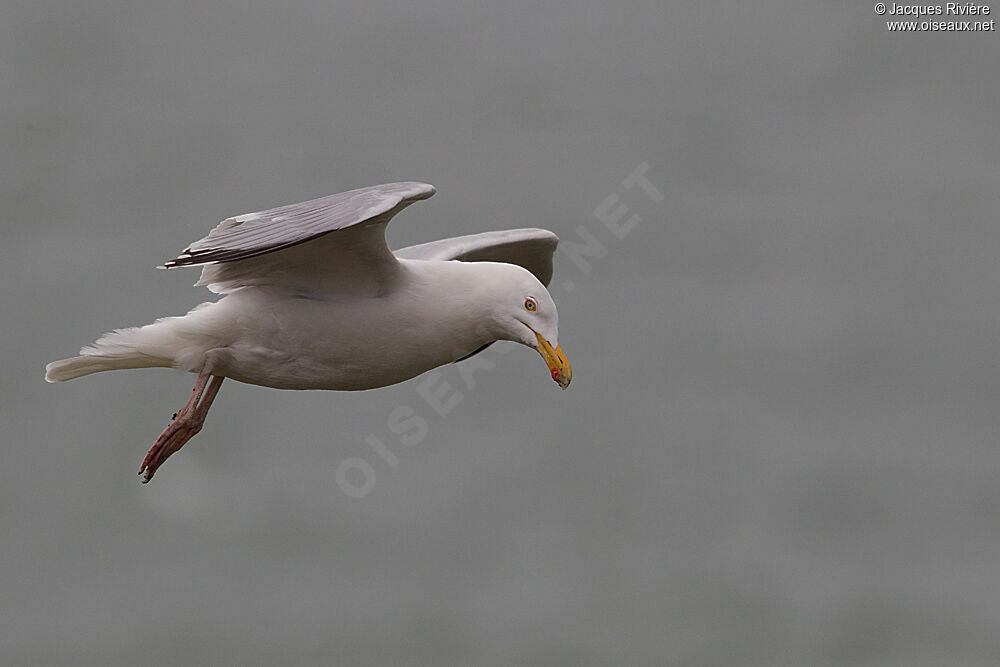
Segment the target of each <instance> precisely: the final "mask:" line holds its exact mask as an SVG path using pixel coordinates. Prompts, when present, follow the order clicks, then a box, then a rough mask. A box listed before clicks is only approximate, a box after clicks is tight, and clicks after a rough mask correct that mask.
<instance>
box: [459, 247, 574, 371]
mask: <svg viewBox="0 0 1000 667" xmlns="http://www.w3.org/2000/svg"><path fill="white" fill-rule="evenodd" d="M487 264H489V266H490V270H489V273H490V280H489V286H488V288H487V289H488V290H489V292H490V295H489V296H490V302H491V306H492V309H491V315H492V317H493V320H494V322H495V323H496V324H497V325H498V330H497V332H496V333H497V337H498V338H499V339H501V340H512V341H514V342H516V343H521V344H522V345H526V346H528V347H530V348H533V349H535V350H537V351H538V353H539V354H540V355H542V359H544V360H545V363H546V364H548V366H549V372H550V373H551V375H552V379H553V380H555V381H556V382H557V383H558V384H559V386H560V387H562V388H563V389H565V388H566V387H568V386H569V383H570V380H572V379H573V367H572V366H570V364H569V361H567V360H566V355H564V354H563V351H562V346H561V345H560V344H559V313H558V311H557V310H556V304H555V302H554V301H553V300H552V296H551V295H550V294H549V291H548V290H547V289H545V286H544V285H542V283H541V282H539V280H538V279H537V278H536V277H535V276H534V275H533V274H532V273H531V272H530V271H528V270H527V269H524V268H521V267H520V266H516V265H514V264H500V263H495V264H494V263H487V262H476V265H477V266H479V267H483V269H485V268H486V265H487Z"/></svg>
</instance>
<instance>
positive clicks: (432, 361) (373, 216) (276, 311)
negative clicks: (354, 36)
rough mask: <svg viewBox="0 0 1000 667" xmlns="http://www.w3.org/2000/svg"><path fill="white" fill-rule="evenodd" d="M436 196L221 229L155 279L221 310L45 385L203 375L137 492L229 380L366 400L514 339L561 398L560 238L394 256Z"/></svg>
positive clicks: (502, 237)
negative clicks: (207, 296)
mask: <svg viewBox="0 0 1000 667" xmlns="http://www.w3.org/2000/svg"><path fill="white" fill-rule="evenodd" d="M434 192H435V189H434V187H433V186H431V185H428V184H426V183H413V182H407V183H388V184H385V185H376V186H372V187H367V188H361V189H358V190H351V191H349V192H342V193H340V194H335V195H330V196H328V197H322V198H320V199H314V200H312V201H307V202H302V203H299V204H291V205H288V206H281V207H279V208H274V209H269V210H267V211H260V212H258V213H248V214H246V215H238V216H235V217H232V218H227V219H226V220H223V221H222V222H221V223H220V224H219V225H218V226H217V227H216V228H215V229H213V230H212V231H211V232H210V233H209V234H208V236H206V237H205V238H203V239H201V240H200V241H196V242H195V243H193V244H191V246H190V247H189V248H187V249H186V250H185V251H184V252H182V253H181V254H180V255H179V256H178V257H177V258H175V259H172V260H170V261H169V262H166V263H165V264H164V265H163V266H162V267H160V268H168V269H170V268H175V267H180V266H202V267H203V268H202V271H201V278H200V280H199V281H198V282H197V283H196V285H205V286H207V287H208V289H209V290H211V291H212V292H215V293H217V294H222V295H224V296H223V297H222V298H221V299H219V300H218V301H215V302H208V303H203V304H201V305H199V306H197V307H196V308H194V309H193V310H191V311H190V312H189V313H188V314H186V315H184V316H181V317H165V318H162V319H158V320H156V321H155V322H153V323H152V324H149V325H146V326H143V327H131V328H127V329H118V330H116V331H113V332H111V333H108V334H105V335H104V336H103V337H101V338H100V339H99V340H98V341H97V342H96V343H94V344H93V345H89V346H87V347H84V348H83V349H82V350H80V356H78V357H73V358H70V359H63V360H60V361H54V362H52V363H50V364H48V365H47V366H46V367H45V379H46V380H48V381H49V382H63V381H65V380H71V379H73V378H77V377H80V376H83V375H89V374H90V373H97V372H100V371H109V370H117V369H123V368H153V367H173V368H179V369H182V370H185V371H188V372H191V373H195V374H197V376H198V379H197V381H196V382H195V386H194V389H193V390H192V392H191V396H190V399H189V400H188V401H187V403H186V404H185V405H184V407H182V408H181V409H180V410H179V411H178V412H177V414H176V415H175V416H174V418H173V420H172V421H171V422H170V425H169V426H167V428H166V429H165V430H164V431H163V433H162V434H161V435H160V437H159V438H157V440H156V442H155V443H154V444H153V446H152V447H151V448H150V449H149V452H148V453H147V454H146V457H145V458H144V459H143V461H142V464H141V465H140V466H139V474H140V475H142V476H143V481H144V482H148V481H149V480H150V479H152V477H153V475H154V474H155V473H156V470H157V468H159V467H160V466H161V465H162V464H163V462H164V461H165V460H166V459H167V457H169V456H170V455H171V454H173V453H174V452H176V451H177V450H179V449H180V448H181V447H182V446H183V445H184V443H186V442H187V441H188V440H190V439H191V438H192V437H194V436H195V435H196V434H197V433H198V432H199V431H200V430H201V428H202V426H203V424H204V422H205V417H206V415H207V414H208V409H209V407H211V405H212V401H213V400H214V399H215V396H216V394H217V393H218V391H219V387H220V386H221V385H222V382H223V380H224V379H225V378H232V379H233V380H238V381H240V382H246V383H249V384H256V385H262V386H265V387H275V388H278V389H333V390H361V389H373V388H376V387H384V386H387V385H391V384H395V383H397V382H402V381H403V380H407V379H409V378H412V377H415V376H417V375H420V374H421V373H424V372H426V371H429V370H431V369H433V368H436V367H438V366H441V365H443V364H448V363H452V362H456V361H461V360H463V359H465V358H468V357H470V356H472V355H474V354H476V353H477V352H479V351H481V350H482V349H484V348H486V347H488V346H489V345H490V344H492V343H493V342H495V341H498V340H510V341H514V342H517V343H521V344H522V345H526V346H528V347H531V348H534V349H535V350H537V351H538V352H539V354H541V356H542V358H543V359H544V360H545V362H546V364H548V367H549V371H550V373H551V375H552V379H553V380H555V381H556V383H558V384H559V386H560V387H562V388H563V389H565V388H566V387H567V386H568V385H569V383H570V380H571V379H572V376H573V371H572V368H571V366H570V364H569V362H568V361H567V360H566V357H565V355H564V354H563V351H562V347H561V346H560V345H559V317H558V314H557V313H556V306H555V303H553V301H552V297H551V296H550V295H549V292H548V290H547V289H546V287H545V286H546V285H548V284H549V281H550V280H551V278H552V254H553V252H554V251H555V248H556V244H557V243H558V242H559V239H558V237H556V235H555V234H553V233H552V232H550V231H547V230H544V229H511V230H504V231H495V232H486V233H483V234H472V235H469V236H459V237H456V238H449V239H443V240H440V241H432V242H430V243H424V244H422V245H416V246H410V247H408V248H402V249H400V250H396V251H391V250H390V249H389V248H388V246H387V245H386V242H385V228H386V225H387V224H388V222H389V220H390V219H392V217H393V216H395V215H396V214H397V213H399V212H400V211H402V210H403V209H404V208H406V207H407V206H409V205H410V204H412V203H413V202H415V201H419V200H421V199H427V198H428V197H430V196H431V195H433V194H434Z"/></svg>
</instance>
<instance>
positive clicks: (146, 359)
mask: <svg viewBox="0 0 1000 667" xmlns="http://www.w3.org/2000/svg"><path fill="white" fill-rule="evenodd" d="M172 365H173V364H171V363H170V361H168V360H167V359H157V358H156V357H150V356H147V355H145V354H140V353H138V352H135V353H133V354H132V355H130V356H113V357H103V356H100V355H92V354H87V355H83V356H81V357H71V358H70V359H60V360H59V361H53V362H52V363H51V364H48V365H47V366H45V381H46V382H65V381H66V380H72V379H73V378H78V377H82V376H84V375H90V374H91V373H100V372H101V371H115V370H120V369H123V368H156V367H167V368H169V367H170V366H172Z"/></svg>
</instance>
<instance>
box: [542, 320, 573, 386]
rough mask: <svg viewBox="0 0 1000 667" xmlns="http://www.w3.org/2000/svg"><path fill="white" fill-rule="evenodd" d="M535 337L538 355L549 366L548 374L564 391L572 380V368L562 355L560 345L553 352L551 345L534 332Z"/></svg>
mask: <svg viewBox="0 0 1000 667" xmlns="http://www.w3.org/2000/svg"><path fill="white" fill-rule="evenodd" d="M535 336H536V337H537V338H538V353H539V354H541V355H542V359H544V360H545V363H547V364H548V365H549V372H550V373H552V379H553V380H555V381H556V383H557V384H558V385H559V386H560V387H561V388H563V389H565V388H566V387H568V386H569V383H570V381H571V380H572V379H573V367H572V366H570V365H569V361H568V360H567V359H566V355H565V354H563V351H562V345H560V346H559V347H557V348H556V349H554V350H553V349H552V344H551V343H550V342H549V341H547V340H545V338H544V337H542V335H541V334H539V333H538V332H537V331H536V332H535Z"/></svg>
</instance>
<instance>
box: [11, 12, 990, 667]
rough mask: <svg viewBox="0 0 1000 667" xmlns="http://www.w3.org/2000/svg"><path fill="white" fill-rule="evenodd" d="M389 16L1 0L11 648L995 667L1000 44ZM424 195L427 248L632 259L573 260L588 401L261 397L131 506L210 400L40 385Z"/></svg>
mask: <svg viewBox="0 0 1000 667" xmlns="http://www.w3.org/2000/svg"><path fill="white" fill-rule="evenodd" d="M400 4H401V5H402V6H394V5H393V4H391V3H382V2H367V3H364V5H363V6H362V5H361V3H358V4H357V5H356V6H355V7H353V8H348V7H341V6H337V5H336V4H334V3H325V2H312V3H301V4H300V3H281V4H278V3H264V2H254V3H237V2H231V3H183V4H182V3H171V2H159V3H143V4H141V5H140V4H138V3H124V2H86V3H80V2H65V3H55V2H13V3H12V2H10V1H9V0H8V1H7V2H4V3H3V5H2V8H0V170H2V178H0V201H2V210H3V216H2V222H0V224H2V225H3V232H4V234H3V238H4V242H3V247H2V249H0V254H2V257H0V272H2V276H0V279H2V284H3V290H2V295H0V298H2V300H3V301H2V304H0V306H2V312H3V325H2V330H0V352H2V355H3V359H4V360H5V362H4V373H3V374H2V376H0V382H2V391H3V401H2V403H0V413H2V417H0V419H2V425H3V430H2V450H0V456H2V458H0V521H2V526H0V601H2V602H0V605H2V609H0V611H2V615H0V662H3V663H4V664H15V663H17V664H31V663H49V664H58V663H61V664H95V665H98V664H122V663H132V664H135V663H148V664H159V663H164V664H166V663H175V664H176V663H188V664H207V663H237V662H243V663H246V662H264V663H272V664H276V663H279V662H280V663H292V664H309V663H312V664H333V663H338V664H356V665H369V664H411V665H471V664H477V665H479V664H483V665H504V664H532V665H605V664H618V665H640V664H691V665H730V664H732V665H782V664H784V665H843V664H859V665H918V664H949V665H964V664H968V665H976V664H983V665H987V664H998V663H1000V635H998V633H997V628H998V627H1000V567H998V563H1000V480H998V470H1000V443H998V442H997V436H998V432H1000V410H998V401H1000V392H998V390H1000V380H998V370H1000V369H998V366H1000V362H998V358H997V353H996V350H997V347H996V343H995V340H996V330H997V327H998V324H1000V322H998V318H1000V298H998V296H997V294H998V291H997V285H998V283H1000V263H998V261H997V254H998V250H1000V227H998V226H997V220H996V212H997V210H998V206H1000V201H998V194H997V193H998V187H997V185H998V183H997V177H998V159H997V156H998V151H1000V145H998V144H1000V132H998V127H997V110H998V107H1000V105H998V102H1000V99H998V98H1000V93H998V91H1000V87H998V83H1000V74H998V68H997V64H998V61H1000V58H998V55H1000V54H998V46H1000V43H998V41H997V40H998V36H997V35H996V33H980V34H940V33H923V34H890V33H888V32H887V31H886V27H885V20H884V17H878V16H876V15H875V14H874V12H873V10H872V5H871V4H870V3H865V2H855V3H833V2H822V3H821V2H818V1H817V2H795V3H781V2H758V3H735V2H728V3H706V2H685V3H677V4H674V3H662V2H649V3H644V4H640V3H621V4H618V5H616V6H614V7H612V6H611V3H596V2H574V3H570V2H562V3H547V4H543V5H538V4H536V3H526V2H522V3H507V2H497V3H489V4H490V6H489V7H488V8H482V7H479V8H474V7H471V6H468V4H467V3H444V2H434V3H432V2H425V3H420V6H417V5H416V3H414V4H412V5H411V4H405V5H403V3H400ZM482 4H486V3H482ZM643 163H645V164H648V165H649V169H648V171H647V172H646V173H645V175H646V177H647V178H648V179H649V181H650V182H651V183H653V184H654V185H655V186H656V188H658V190H659V191H660V192H662V194H663V197H664V198H663V201H661V202H656V201H654V200H653V199H652V198H650V197H649V196H648V195H647V194H646V193H645V192H644V191H643V190H642V189H641V188H639V187H633V188H631V189H629V188H626V187H625V186H624V185H623V183H622V181H623V179H625V178H626V177H627V176H628V175H629V174H630V173H632V172H633V170H634V169H636V168H637V167H638V166H640V165H642V164H643ZM409 179H413V180H422V181H427V182H430V183H433V184H435V185H436V186H437V187H438V190H439V193H438V195H437V196H436V197H435V198H433V199H431V200H430V201H427V202H422V203H420V204H419V205H417V206H414V207H412V208H410V209H409V210H408V211H406V213H405V214H403V215H402V216H401V217H400V218H399V219H397V220H396V221H395V222H394V223H393V225H392V226H391V229H390V242H391V243H392V244H393V245H395V246H396V247H398V246H402V245H407V244H410V243H418V242H423V241H427V240H432V239H436V238H440V237H445V236H452V235H458V234H464V233H470V232H477V231H484V230H490V229H500V228H507V227H517V226H542V227H547V228H549V229H552V230H554V231H555V232H556V233H558V234H559V235H560V236H561V237H562V238H563V239H564V242H565V241H579V240H580V234H581V232H580V231H579V228H580V227H583V228H584V230H585V231H584V232H583V233H584V234H587V233H589V234H590V235H591V236H592V238H594V239H596V240H597V241H599V242H600V243H601V244H602V245H603V246H604V248H605V249H606V254H605V256H603V257H599V258H589V263H590V270H589V272H586V271H583V270H581V268H580V267H579V266H577V265H576V264H575V263H574V262H573V261H571V259H570V258H569V257H568V256H566V255H560V256H559V258H558V260H557V267H556V271H557V273H556V279H555V281H554V283H553V294H554V295H555V296H556V297H557V299H558V301H559V307H560V315H561V339H562V343H563V347H564V349H565V350H566V352H567V354H568V356H569V358H570V360H571V361H572V362H573V365H574V367H575V375H576V379H575V380H574V383H573V386H572V387H571V388H570V389H569V390H568V391H566V392H565V393H563V392H560V391H559V390H558V388H557V387H556V386H555V385H554V384H553V383H552V382H551V381H550V380H549V378H548V374H547V372H546V369H545V367H544V364H543V363H542V362H541V360H539V359H538V357H537V355H536V354H534V353H533V352H531V351H529V350H525V349H521V348H518V349H515V350H512V351H510V353H509V354H499V353H498V352H497V351H495V350H493V351H491V352H490V353H488V354H487V356H486V357H484V358H486V359H489V360H492V361H493V362H495V363H496V368H495V369H494V370H479V371H477V372H476V374H475V381H476V386H475V388H474V389H473V390H471V391H468V390H467V388H466V387H465V384H464V380H463V377H462V375H461V374H460V373H459V371H458V369H457V368H456V367H449V368H446V369H443V371H442V379H443V381H446V382H448V383H449V385H450V386H451V387H452V390H462V391H463V397H462V400H461V402H460V403H459V404H458V405H457V407H456V408H455V409H454V410H453V411H452V412H451V413H450V414H448V415H447V416H446V417H444V418H442V417H439V416H438V415H437V414H435V413H434V412H433V410H431V409H430V408H429V407H428V405H427V404H426V403H425V402H424V401H423V400H422V399H421V398H420V396H419V394H418V392H417V389H416V387H417V385H418V383H419V382H420V380H413V381H410V382H408V383H405V384H402V385H399V386H396V387H391V388H386V389H381V390H377V391H370V392H363V393H330V392H311V393H307V392H281V391H277V390H270V389H263V388H259V387H251V386H247V385H241V384H239V383H236V382H228V383H226V385H225V386H224V387H223V389H222V392H221V394H220V397H219V400H218V401H217V402H216V404H215V406H214V408H213V410H212V414H211V415H210V416H209V420H208V423H207V426H206V428H205V430H204V431H203V432H202V433H201V435H199V436H198V437H197V438H196V439H195V440H194V441H192V443H191V444H189V445H188V446H187V447H185V448H184V450H183V451H182V452H181V453H180V454H178V455H176V456H174V457H173V458H171V459H170V461H169V462H168V463H167V464H166V465H165V466H164V467H163V469H162V470H161V471H160V472H159V474H158V475H157V476H156V479H155V481H154V482H153V483H152V484H150V485H148V486H142V485H140V484H139V481H138V477H137V476H136V474H135V473H136V470H137V468H138V464H139V461H140V459H141V458H142V456H143V454H144V453H145V451H146V449H147V448H148V446H149V445H150V444H151V443H152V441H153V439H154V438H155V437H156V435H157V434H158V433H159V431H160V430H161V429H162V428H163V427H164V426H165V425H166V423H167V421H168V420H169V418H170V415H171V413H172V412H173V411H175V410H176V409H177V408H178V407H179V406H180V405H181V404H182V403H183V402H184V400H186V398H187V394H188V392H189V391H190V387H191V385H192V380H193V378H192V377H191V376H188V375H184V374H182V373H178V372H175V371H166V370H146V371H130V372H119V373H107V374H102V375H96V376H92V377H87V378H84V379H81V380H76V381H73V382H71V383H68V384H65V385H48V384H46V383H44V382H43V381H42V369H43V365H44V364H45V363H46V362H48V361H51V360H53V359H57V358H61V357H65V356H70V355H72V354H73V353H75V352H76V351H77V349H78V348H79V347H80V346H81V345H84V344H87V343H90V342H91V341H93V340H94V339H95V338H97V337H98V336H99V335H100V334H101V333H103V332H104V331H106V330H109V329H111V328H115V327H121V326H127V325H138V324H144V323H147V322H149V321H151V320H152V319H154V318H156V317H158V316H162V315H171V314H181V313H183V312H185V311H186V310H188V309H189V308H191V307H193V306H194V305H196V304H197V303H199V302H201V301H204V300H207V299H209V298H210V297H211V296H212V295H210V294H209V293H208V292H206V291H204V290H203V289H199V290H195V289H192V288H191V287H190V285H191V284H192V283H193V282H194V281H195V280H196V277H197V272H196V271H183V270H178V271H171V272H163V271H156V270H155V269H154V268H153V267H154V266H155V265H156V264H158V263H160V262H162V261H163V260H165V259H169V258H170V257H172V256H174V255H175V254H176V253H177V252H178V251H180V250H181V249H183V248H184V247H185V245H186V244H187V243H189V242H190V241H193V240H195V239H197V238H199V237H201V236H202V235H204V233H206V232H207V231H208V229H210V228H211V227H212V226H214V225H215V224H216V222H217V221H218V220H220V219H222V218H224V217H227V216H229V215H234V214H238V213H243V212H247V211H253V210H258V209H261V208H266V207H270V206H275V205H279V204H284V203H289V202H294V201H299V200H303V199H308V198H312V197H317V196H321V195H325V194H329V193H333V192H338V191H342V190H346V189H350V188H354V187H360V186H364V185H370V184H374V183H380V182H385V181H394V180H409ZM612 195H614V196H615V197H617V200H615V199H611V200H610V201H611V202H612V203H615V204H616V205H617V204H623V205H625V206H627V207H628V214H629V215H638V216H639V217H640V218H641V223H640V224H639V225H638V227H636V228H635V229H634V230H633V231H632V232H631V233H630V234H628V235H627V236H626V237H625V238H623V239H621V240H619V239H617V238H616V237H615V236H614V235H613V234H612V233H611V232H610V231H609V230H608V229H607V228H606V227H605V226H604V225H603V224H602V223H601V221H600V220H599V218H598V216H596V215H595V213H594V211H595V209H597V208H598V207H600V206H601V205H602V204H604V203H606V202H607V201H609V200H608V198H609V197H611V196H612ZM564 245H565V243H564ZM566 281H570V283H572V290H570V289H568V287H569V285H567V284H566ZM400 405H407V406H410V407H412V408H413V409H414V411H415V412H416V413H418V414H420V415H422V416H423V417H424V418H426V420H427V423H428V425H429V433H428V436H427V438H426V439H425V440H424V441H423V442H421V443H420V444H418V445H415V446H409V447H408V446H405V445H403V444H401V443H400V442H399V440H398V439H397V438H396V437H395V436H394V435H393V434H392V432H391V431H390V430H389V428H388V426H387V417H388V415H389V413H390V412H391V411H392V410H393V409H395V408H396V407H398V406H400ZM369 434H371V435H375V436H376V437H377V438H379V439H380V440H381V441H383V442H384V443H385V444H386V445H387V446H388V448H389V449H390V450H391V451H392V453H393V456H395V457H396V459H397V460H398V463H397V464H396V465H395V466H391V465H389V464H388V463H386V461H385V460H383V459H382V458H380V457H379V456H378V454H377V453H376V452H375V451H374V450H373V449H372V448H371V447H370V446H369V445H368V444H366V442H365V438H366V437H367V436H368V435H369ZM351 457H359V458H363V459H365V460H366V461H367V462H368V463H369V464H370V465H371V466H372V470H373V471H374V472H375V474H376V477H375V486H374V487H373V488H372V489H371V490H370V492H369V493H368V494H367V495H365V496H364V497H361V498H352V497H350V496H349V495H347V494H345V493H344V492H343V491H342V490H341V489H340V487H339V486H338V484H337V483H336V481H335V479H336V477H335V474H334V473H335V470H336V469H337V467H338V466H339V465H340V464H341V463H342V462H343V461H344V460H346V459H349V458H351Z"/></svg>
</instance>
